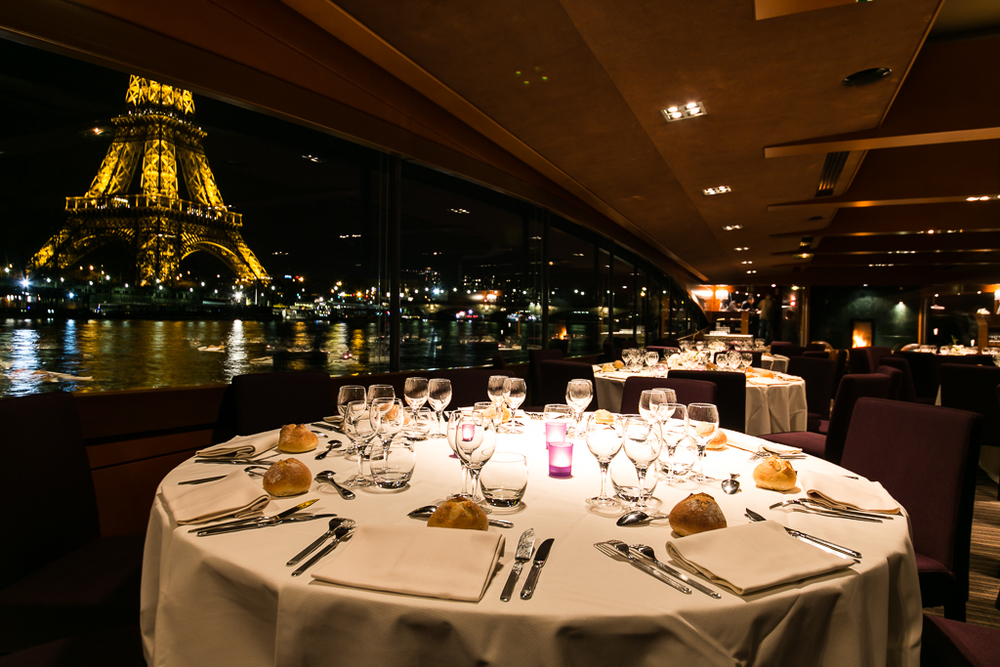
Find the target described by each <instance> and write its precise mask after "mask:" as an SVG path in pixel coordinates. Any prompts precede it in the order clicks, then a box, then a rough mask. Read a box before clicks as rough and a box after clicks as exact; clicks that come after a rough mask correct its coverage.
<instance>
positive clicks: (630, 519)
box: [616, 510, 667, 526]
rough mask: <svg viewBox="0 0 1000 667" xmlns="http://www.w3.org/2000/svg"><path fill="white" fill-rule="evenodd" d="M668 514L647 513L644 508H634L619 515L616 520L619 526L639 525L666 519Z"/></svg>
mask: <svg viewBox="0 0 1000 667" xmlns="http://www.w3.org/2000/svg"><path fill="white" fill-rule="evenodd" d="M666 518H667V515H666V514H646V513H645V512H643V511H642V510H632V511H631V512H626V513H625V514H622V515H621V516H620V517H618V521H617V522H616V523H617V524H618V525H619V526H639V525H642V524H644V523H649V522H650V521H656V520H658V519H666Z"/></svg>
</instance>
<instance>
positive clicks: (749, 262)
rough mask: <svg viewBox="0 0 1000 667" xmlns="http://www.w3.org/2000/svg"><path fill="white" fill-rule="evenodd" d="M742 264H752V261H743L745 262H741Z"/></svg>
mask: <svg viewBox="0 0 1000 667" xmlns="http://www.w3.org/2000/svg"><path fill="white" fill-rule="evenodd" d="M742 263H743V264H753V260H752V259H745V260H743V262H742Z"/></svg>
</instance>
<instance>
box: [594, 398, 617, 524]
mask: <svg viewBox="0 0 1000 667" xmlns="http://www.w3.org/2000/svg"><path fill="white" fill-rule="evenodd" d="M601 421H605V420H601ZM586 440H587V449H589V450H590V453H591V454H593V455H594V458H596V459H597V463H598V465H600V467H601V494H600V495H598V496H595V497H593V498H588V499H587V504H588V505H590V506H592V507H598V508H611V507H618V501H617V500H615V499H614V498H612V497H611V496H609V495H608V491H607V489H608V466H609V465H611V459H613V458H614V457H615V455H616V454H617V453H618V452H620V451H621V448H622V424H621V420H620V419H619V417H617V416H612V418H611V423H609V424H604V423H598V421H597V415H596V414H595V415H590V419H589V424H588V426H587V434H586Z"/></svg>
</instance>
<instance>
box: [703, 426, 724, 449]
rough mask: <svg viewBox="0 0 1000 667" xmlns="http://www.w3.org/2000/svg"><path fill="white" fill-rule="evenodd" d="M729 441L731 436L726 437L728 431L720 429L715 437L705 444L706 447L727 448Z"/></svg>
mask: <svg viewBox="0 0 1000 667" xmlns="http://www.w3.org/2000/svg"><path fill="white" fill-rule="evenodd" d="M728 442H729V438H728V437H726V432H725V431H723V430H722V429H719V430H718V431H717V432H716V433H715V437H714V438H712V439H711V440H709V441H708V444H707V445H705V448H706V449H725V448H726V444H727V443H728Z"/></svg>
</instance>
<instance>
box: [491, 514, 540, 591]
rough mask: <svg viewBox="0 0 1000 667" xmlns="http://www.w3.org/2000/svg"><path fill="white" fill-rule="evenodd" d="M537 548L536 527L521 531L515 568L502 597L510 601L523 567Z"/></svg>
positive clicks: (511, 572) (509, 576) (508, 578)
mask: <svg viewBox="0 0 1000 667" xmlns="http://www.w3.org/2000/svg"><path fill="white" fill-rule="evenodd" d="M534 550H535V529H534V528H529V529H528V530H526V531H524V532H523V533H521V539H520V540H518V541H517V552H516V553H515V554H514V568H513V569H512V570H511V571H510V575H508V576H507V583H506V584H505V585H504V587H503V592H502V593H501V594H500V599H501V600H503V601H504V602H510V596H511V595H513V594H514V586H515V585H516V584H517V580H518V578H520V576H521V568H522V567H523V566H524V563H525V562H526V561H529V560H531V553H532V552H533V551H534Z"/></svg>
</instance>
